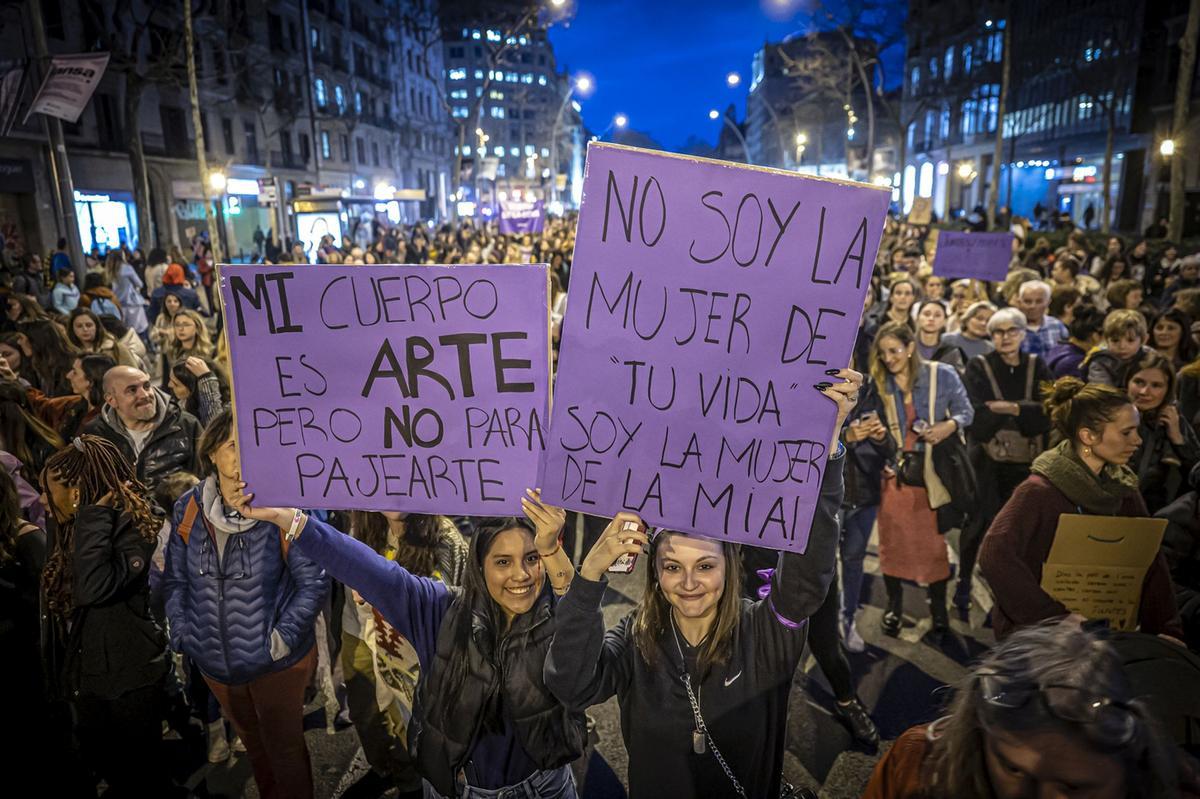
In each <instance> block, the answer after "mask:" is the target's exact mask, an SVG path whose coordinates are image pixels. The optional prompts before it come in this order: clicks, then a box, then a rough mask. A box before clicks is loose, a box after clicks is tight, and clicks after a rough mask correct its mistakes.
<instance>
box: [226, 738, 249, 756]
mask: <svg viewBox="0 0 1200 799" xmlns="http://www.w3.org/2000/svg"><path fill="white" fill-rule="evenodd" d="M229 748H230V749H232V750H233V752H234V754H238V755H244V754H246V745H245V744H244V743H242V736H240V735H235V736H233V741H232V742H230V744H229Z"/></svg>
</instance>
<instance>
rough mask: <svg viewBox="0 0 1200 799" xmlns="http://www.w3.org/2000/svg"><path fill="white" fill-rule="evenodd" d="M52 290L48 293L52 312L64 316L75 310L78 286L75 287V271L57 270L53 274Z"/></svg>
mask: <svg viewBox="0 0 1200 799" xmlns="http://www.w3.org/2000/svg"><path fill="white" fill-rule="evenodd" d="M54 281H55V282H54V288H53V289H52V290H51V292H50V302H51V305H52V306H53V307H54V310H55V311H57V312H58V313H60V314H62V315H63V316H66V315H67V314H69V313H70V312H71V311H73V310H75V306H76V305H78V304H79V286H76V285H75V270H73V269H71V268H69V267H68V268H66V269H59V270H58V271H57V272H55V273H54Z"/></svg>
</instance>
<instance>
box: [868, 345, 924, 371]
mask: <svg viewBox="0 0 1200 799" xmlns="http://www.w3.org/2000/svg"><path fill="white" fill-rule="evenodd" d="M875 346H876V347H877V348H878V350H879V359H880V360H881V361H883V365H884V366H886V367H887V370H888V371H889V372H891V373H892V374H894V375H898V374H900V373H901V372H903V371H904V370H905V369H907V368H908V359H909V358H911V357H912V354H913V350H914V349H916V346H917V345H916V343H915V342H914V343H911V344H907V345H906V344H903V343H902V342H901V341H900V339H898V338H896V337H895V336H884V337H883V338H881V339H879V342H878V343H877V344H876V345H875Z"/></svg>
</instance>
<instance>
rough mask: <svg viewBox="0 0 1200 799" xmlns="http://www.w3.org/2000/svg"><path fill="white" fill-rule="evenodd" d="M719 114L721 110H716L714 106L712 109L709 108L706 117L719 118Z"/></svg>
mask: <svg viewBox="0 0 1200 799" xmlns="http://www.w3.org/2000/svg"><path fill="white" fill-rule="evenodd" d="M720 116H721V112H720V111H718V110H717V109H715V108H714V109H713V110H711V111H709V112H708V118H709V119H719V118H720Z"/></svg>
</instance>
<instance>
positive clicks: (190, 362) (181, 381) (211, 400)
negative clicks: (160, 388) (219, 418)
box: [167, 355, 229, 427]
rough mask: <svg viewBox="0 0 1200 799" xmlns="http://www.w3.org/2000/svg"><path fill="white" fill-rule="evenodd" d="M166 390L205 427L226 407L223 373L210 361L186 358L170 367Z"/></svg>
mask: <svg viewBox="0 0 1200 799" xmlns="http://www.w3.org/2000/svg"><path fill="white" fill-rule="evenodd" d="M167 387H168V388H169V389H170V390H171V393H172V394H173V395H174V396H175V399H176V401H177V402H178V403H179V405H180V407H182V408H183V409H184V410H185V411H187V412H188V413H190V414H191V415H192V416H195V417H196V418H197V419H199V420H200V426H201V427H207V426H208V423H209V422H211V421H212V420H213V418H214V417H215V416H216V415H217V414H219V413H221V411H222V410H224V409H225V408H226V406H228V404H229V382H228V381H227V380H226V379H225V372H224V370H222V369H221V367H219V366H217V365H216V364H215V363H213V362H212V361H211V360H208V359H205V358H197V357H196V356H195V355H189V356H188V357H187V358H184V359H183V360H182V361H180V362H179V363H177V364H175V365H174V366H172V367H171V375H170V379H169V381H168V383H167Z"/></svg>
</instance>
